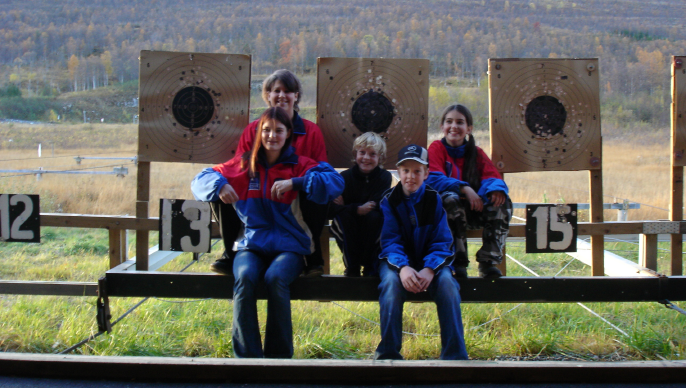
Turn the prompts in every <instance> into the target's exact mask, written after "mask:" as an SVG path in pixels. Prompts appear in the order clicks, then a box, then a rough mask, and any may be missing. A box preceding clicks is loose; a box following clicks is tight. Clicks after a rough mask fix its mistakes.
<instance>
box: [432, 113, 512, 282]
mask: <svg viewBox="0 0 686 388" xmlns="http://www.w3.org/2000/svg"><path fill="white" fill-rule="evenodd" d="M472 130H473V119H472V113H471V112H470V111H469V109H467V108H466V107H465V106H464V105H459V104H458V105H451V106H448V107H447V108H445V110H443V115H442V116H441V132H443V138H442V139H441V140H436V141H434V142H433V143H431V145H430V146H429V171H431V173H430V174H429V178H428V179H427V181H426V183H427V184H428V185H429V186H431V187H433V188H434V189H435V190H436V191H438V192H439V193H440V194H441V199H442V201H443V208H444V209H445V211H446V213H447V215H448V224H449V225H450V230H451V231H452V233H453V240H454V244H455V245H454V250H455V261H454V262H453V265H454V267H455V276H457V277H459V278H466V277H467V266H468V265H469V256H468V254H467V229H479V228H483V235H482V239H483V246H482V247H481V249H479V251H478V252H476V261H477V262H478V263H479V276H481V277H484V278H492V277H500V276H502V273H501V272H500V270H499V269H498V268H497V267H496V266H495V264H500V263H501V262H502V260H503V248H504V247H505V239H506V238H507V234H508V231H509V229H510V219H511V218H512V202H511V201H510V198H509V197H508V195H507V193H508V189H507V185H506V184H505V181H503V179H502V176H501V175H500V173H499V172H498V170H497V169H496V168H495V165H493V162H492V161H491V159H489V158H488V156H487V155H486V153H485V152H484V151H483V150H482V149H481V148H479V147H477V146H476V143H475V142H474V136H472Z"/></svg>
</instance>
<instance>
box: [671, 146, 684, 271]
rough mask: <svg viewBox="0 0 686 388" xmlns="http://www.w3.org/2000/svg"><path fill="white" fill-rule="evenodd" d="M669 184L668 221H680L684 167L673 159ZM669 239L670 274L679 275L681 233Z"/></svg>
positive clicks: (681, 254)
mask: <svg viewBox="0 0 686 388" xmlns="http://www.w3.org/2000/svg"><path fill="white" fill-rule="evenodd" d="M670 186H671V187H670V188H671V190H670V192H671V198H670V203H669V219H670V221H682V220H683V219H684V215H683V207H684V168H683V167H681V166H675V165H674V160H672V180H671V184H670ZM670 240H671V241H670V253H671V254H670V258H671V265H670V274H671V275H672V276H680V275H683V253H682V252H683V235H681V234H673V235H671V238H670Z"/></svg>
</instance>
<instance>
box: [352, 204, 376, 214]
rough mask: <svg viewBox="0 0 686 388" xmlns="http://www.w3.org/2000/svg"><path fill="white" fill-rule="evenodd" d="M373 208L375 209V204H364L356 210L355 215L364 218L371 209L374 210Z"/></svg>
mask: <svg viewBox="0 0 686 388" xmlns="http://www.w3.org/2000/svg"><path fill="white" fill-rule="evenodd" d="M375 207H376V202H374V201H369V202H367V203H365V204H364V205H362V206H359V207H358V208H357V214H359V215H361V216H364V215H366V214H367V213H369V212H370V211H372V209H374V208H375Z"/></svg>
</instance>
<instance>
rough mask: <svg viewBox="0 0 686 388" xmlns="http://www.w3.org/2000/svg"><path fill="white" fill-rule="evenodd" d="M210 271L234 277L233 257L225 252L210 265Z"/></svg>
mask: <svg viewBox="0 0 686 388" xmlns="http://www.w3.org/2000/svg"><path fill="white" fill-rule="evenodd" d="M210 270H211V271H212V272H216V273H218V274H221V275H233V255H231V254H229V253H228V252H227V251H224V254H223V255H222V257H221V258H219V259H218V260H217V261H215V262H214V263H212V264H210Z"/></svg>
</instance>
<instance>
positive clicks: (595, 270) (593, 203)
mask: <svg viewBox="0 0 686 388" xmlns="http://www.w3.org/2000/svg"><path fill="white" fill-rule="evenodd" d="M589 177H590V187H591V200H590V209H589V221H590V222H603V170H602V169H598V170H589ZM604 252H605V236H604V235H597V236H591V257H592V259H591V260H592V264H591V273H592V275H593V276H604V275H605V262H604V259H605V257H604Z"/></svg>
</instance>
